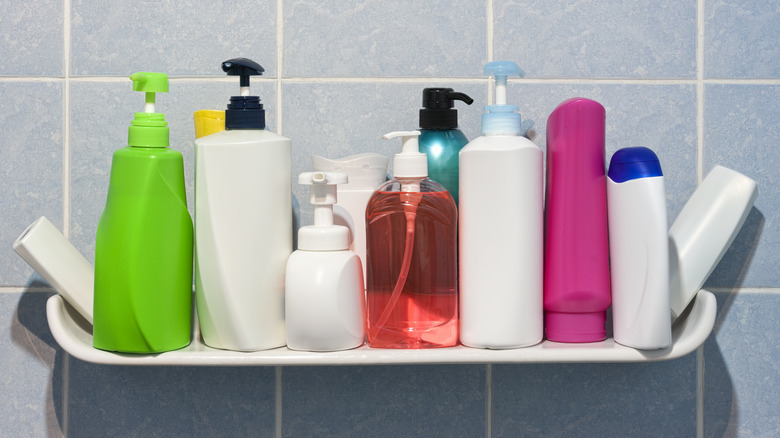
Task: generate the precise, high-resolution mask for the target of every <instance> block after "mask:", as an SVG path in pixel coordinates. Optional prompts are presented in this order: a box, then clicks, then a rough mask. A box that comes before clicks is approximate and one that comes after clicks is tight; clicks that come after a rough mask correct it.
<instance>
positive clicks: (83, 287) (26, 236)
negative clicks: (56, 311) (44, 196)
mask: <svg viewBox="0 0 780 438" xmlns="http://www.w3.org/2000/svg"><path fill="white" fill-rule="evenodd" d="M13 247H14V251H16V253H17V254H19V256H20V257H22V259H24V261H25V262H27V264H28V265H30V266H31V267H32V268H33V269H35V270H36V271H37V272H38V274H40V275H41V277H43V279H44V280H46V281H48V282H49V284H51V285H52V287H53V288H54V289H56V290H57V292H59V293H60V295H62V296H63V297H64V298H65V301H67V302H68V304H70V305H71V306H73V308H74V309H76V311H77V312H79V314H80V315H81V316H83V317H84V319H86V320H87V321H88V322H89V323H90V324H92V296H93V293H94V289H95V269H94V268H93V267H92V265H91V264H90V263H89V262H88V261H87V259H85V258H84V256H83V255H81V253H80V252H79V250H77V249H76V247H74V246H73V244H71V243H70V242H69V241H68V239H66V238H65V236H63V235H62V233H61V232H60V230H58V229H57V227H55V226H54V225H53V224H52V223H51V222H50V221H49V220H48V219H46V217H45V216H41V217H39V218H38V219H36V220H35V222H33V223H32V224H30V226H29V227H27V229H26V230H24V232H23V233H22V235H21V236H19V238H17V239H16V241H15V242H14V245H13Z"/></svg>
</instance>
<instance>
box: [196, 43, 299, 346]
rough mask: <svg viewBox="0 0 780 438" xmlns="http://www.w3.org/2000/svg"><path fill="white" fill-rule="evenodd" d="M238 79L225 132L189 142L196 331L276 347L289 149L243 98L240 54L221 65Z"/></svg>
mask: <svg viewBox="0 0 780 438" xmlns="http://www.w3.org/2000/svg"><path fill="white" fill-rule="evenodd" d="M222 70H224V71H225V72H226V73H227V74H228V75H230V76H240V77H241V95H240V96H232V97H231V98H230V104H229V105H228V108H227V110H226V111H225V130H224V131H220V132H217V133H214V134H211V135H207V136H205V137H201V138H198V139H197V140H195V250H196V257H195V296H196V299H197V306H198V320H199V322H200V333H201V335H202V336H203V341H204V342H205V343H206V345H208V346H210V347H213V348H221V349H226V350H239V351H255V350H264V349H269V348H276V347H281V346H283V345H284V343H285V333H284V328H285V325H284V273H285V267H286V265H287V257H289V255H290V253H291V252H292V231H293V227H292V183H291V180H292V147H291V142H290V139H288V138H285V137H282V136H280V135H277V134H274V133H273V132H270V131H267V130H266V129H265V110H264V109H263V105H262V104H261V103H260V98H259V97H257V96H249V76H250V75H259V74H262V72H263V67H261V66H260V65H259V64H257V63H256V62H254V61H251V60H249V59H246V58H236V59H231V60H228V61H225V62H223V63H222Z"/></svg>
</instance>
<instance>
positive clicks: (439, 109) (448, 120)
mask: <svg viewBox="0 0 780 438" xmlns="http://www.w3.org/2000/svg"><path fill="white" fill-rule="evenodd" d="M456 100H460V101H463V102H466V104H467V105H471V103H472V102H474V99H472V98H470V97H469V96H467V95H466V94H464V93H459V92H456V91H454V90H453V89H452V88H425V89H423V108H422V109H421V110H420V129H455V128H457V127H458V110H456V109H455V108H454V106H455V103H454V102H455V101H456Z"/></svg>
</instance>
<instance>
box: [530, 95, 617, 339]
mask: <svg viewBox="0 0 780 438" xmlns="http://www.w3.org/2000/svg"><path fill="white" fill-rule="evenodd" d="M605 117H606V113H605V111H604V107H603V106H601V105H600V104H599V103H598V102H594V101H592V100H589V99H583V98H574V99H569V100H567V101H565V102H563V103H561V104H560V105H558V107H557V108H555V110H554V111H553V112H552V114H550V117H549V118H548V119H547V189H546V190H547V195H546V210H545V253H544V310H545V334H546V337H547V339H548V340H550V341H556V342H597V341H602V340H604V339H605V338H606V330H605V327H604V324H605V322H606V310H607V308H608V307H609V305H610V302H611V294H610V283H609V241H608V233H607V185H606V175H605V161H604V121H605Z"/></svg>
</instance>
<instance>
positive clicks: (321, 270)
mask: <svg viewBox="0 0 780 438" xmlns="http://www.w3.org/2000/svg"><path fill="white" fill-rule="evenodd" d="M298 182H299V183H300V184H306V185H309V186H310V188H311V195H310V197H309V199H310V201H311V204H312V205H313V206H314V225H311V226H306V227H302V228H301V229H300V230H298V250H297V251H295V252H294V253H292V255H290V258H289V259H288V260H287V273H286V275H285V285H286V291H285V314H286V323H287V347H288V348H290V349H291V350H307V351H335V350H346V349H349V348H355V347H359V346H360V345H362V344H363V339H364V338H365V333H366V331H365V325H366V307H365V305H366V298H365V293H364V289H363V269H362V267H361V263H360V258H359V257H358V256H357V254H355V253H354V252H352V251H350V250H349V230H348V229H347V228H346V227H343V226H340V225H334V223H333V210H332V209H333V204H334V203H335V202H336V184H345V183H346V182H347V175H346V174H345V173H341V172H305V173H302V174H300V176H299V178H298Z"/></svg>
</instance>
